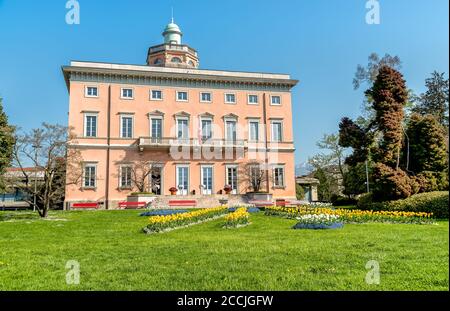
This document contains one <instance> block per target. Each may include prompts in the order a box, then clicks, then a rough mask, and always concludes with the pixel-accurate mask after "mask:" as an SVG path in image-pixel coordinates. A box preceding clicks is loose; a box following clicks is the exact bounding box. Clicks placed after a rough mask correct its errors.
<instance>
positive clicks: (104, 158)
mask: <svg viewBox="0 0 450 311" xmlns="http://www.w3.org/2000/svg"><path fill="white" fill-rule="evenodd" d="M163 36H164V43H162V44H159V45H156V46H152V47H150V48H149V50H148V55H147V61H146V63H147V64H146V65H125V64H112V63H98V62H84V61H71V63H70V66H63V68H62V69H63V73H64V78H65V81H66V84H67V88H68V92H69V96H70V99H69V122H68V125H69V126H70V127H71V128H72V129H73V133H74V135H75V139H74V140H73V141H71V143H70V146H69V148H76V149H78V150H79V154H80V155H81V158H82V163H80V165H82V172H83V173H82V175H83V176H82V178H80V182H79V183H77V184H70V185H68V186H67V188H66V204H65V206H66V207H68V206H70V204H71V203H74V202H98V203H100V204H101V206H102V208H106V209H114V208H117V206H118V202H120V201H125V200H127V197H128V196H130V194H131V193H133V192H136V191H137V189H136V188H135V187H134V185H133V174H134V172H135V171H136V170H133V166H134V165H136V163H143V162H145V163H148V165H149V166H151V173H150V174H148V176H147V177H146V178H147V179H148V183H147V184H146V186H145V187H146V189H145V191H147V192H151V193H152V194H153V195H154V196H155V197H156V199H155V200H156V201H158V200H159V201H158V202H163V203H164V202H166V201H164V200H168V199H169V198H172V199H173V198H178V197H179V198H195V199H197V200H199V201H205V202H207V204H209V206H211V205H213V204H218V202H219V200H221V199H223V198H224V197H225V198H227V199H229V200H230V202H246V198H248V197H249V194H248V193H249V192H252V189H251V181H249V178H248V176H244V175H245V174H246V172H247V171H245V169H244V168H246V167H247V166H248V164H249V163H250V164H252V165H256V166H257V167H256V168H257V170H255V171H254V174H255V176H256V175H257V174H258V170H261V171H263V172H264V174H263V176H264V178H265V179H264V181H263V183H262V185H261V189H259V191H261V192H265V193H269V194H271V196H272V198H273V199H276V198H286V199H295V183H296V181H295V173H294V172H295V168H294V150H295V148H294V142H293V128H292V107H291V89H292V88H293V87H294V86H295V85H296V84H297V82H298V81H297V80H293V79H291V78H290V76H289V75H288V74H273V73H253V72H237V71H223V70H205V69H199V56H198V53H197V51H196V50H194V49H193V48H191V47H189V46H188V45H185V44H182V43H181V38H182V33H181V31H180V28H179V27H178V26H177V25H176V24H175V23H173V21H172V22H171V23H169V24H168V25H167V26H166V28H165V30H164V32H163ZM68 173H69V174H70V172H68ZM252 176H253V175H251V176H250V178H253V177H252ZM256 178H257V177H256ZM225 185H227V188H228V189H227V191H225V189H224V188H225ZM170 188H176V189H177V191H176V192H174V193H171V191H170V190H169V189H170ZM172 190H173V189H172ZM161 204H162V203H161ZM205 204H206V203H205Z"/></svg>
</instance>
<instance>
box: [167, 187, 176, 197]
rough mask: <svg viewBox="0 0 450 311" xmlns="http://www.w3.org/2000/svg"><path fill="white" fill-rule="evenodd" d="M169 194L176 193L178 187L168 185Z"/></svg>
mask: <svg viewBox="0 0 450 311" xmlns="http://www.w3.org/2000/svg"><path fill="white" fill-rule="evenodd" d="M169 191H170V194H171V195H175V194H177V191H178V189H177V188H176V187H170V189H169Z"/></svg>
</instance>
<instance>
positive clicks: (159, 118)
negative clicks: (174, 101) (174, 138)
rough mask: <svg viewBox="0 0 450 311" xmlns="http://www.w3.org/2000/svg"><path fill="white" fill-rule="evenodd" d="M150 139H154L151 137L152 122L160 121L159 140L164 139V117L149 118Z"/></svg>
mask: <svg viewBox="0 0 450 311" xmlns="http://www.w3.org/2000/svg"><path fill="white" fill-rule="evenodd" d="M149 119H150V133H149V136H150V138H156V137H153V136H152V121H153V120H161V138H163V137H164V117H163V116H150V118H149Z"/></svg>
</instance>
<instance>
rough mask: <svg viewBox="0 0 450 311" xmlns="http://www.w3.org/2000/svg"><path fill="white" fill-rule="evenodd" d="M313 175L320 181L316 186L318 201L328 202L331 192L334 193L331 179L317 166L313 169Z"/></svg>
mask: <svg viewBox="0 0 450 311" xmlns="http://www.w3.org/2000/svg"><path fill="white" fill-rule="evenodd" d="M313 177H314V178H317V179H318V180H319V183H320V184H319V185H318V186H317V196H318V199H319V201H326V202H329V201H330V200H331V197H332V196H333V194H335V193H336V192H335V191H333V188H332V185H333V181H331V180H330V176H329V174H327V173H326V172H325V170H324V169H322V168H320V167H319V168H317V169H316V170H315V171H314V173H313Z"/></svg>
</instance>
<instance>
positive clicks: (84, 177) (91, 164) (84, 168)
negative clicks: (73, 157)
mask: <svg viewBox="0 0 450 311" xmlns="http://www.w3.org/2000/svg"><path fill="white" fill-rule="evenodd" d="M87 167H93V168H94V185H93V186H91V185H89V186H86V168H87ZM90 177H91V176H90ZM82 188H83V189H95V188H97V163H96V162H84V163H83V184H82Z"/></svg>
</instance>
